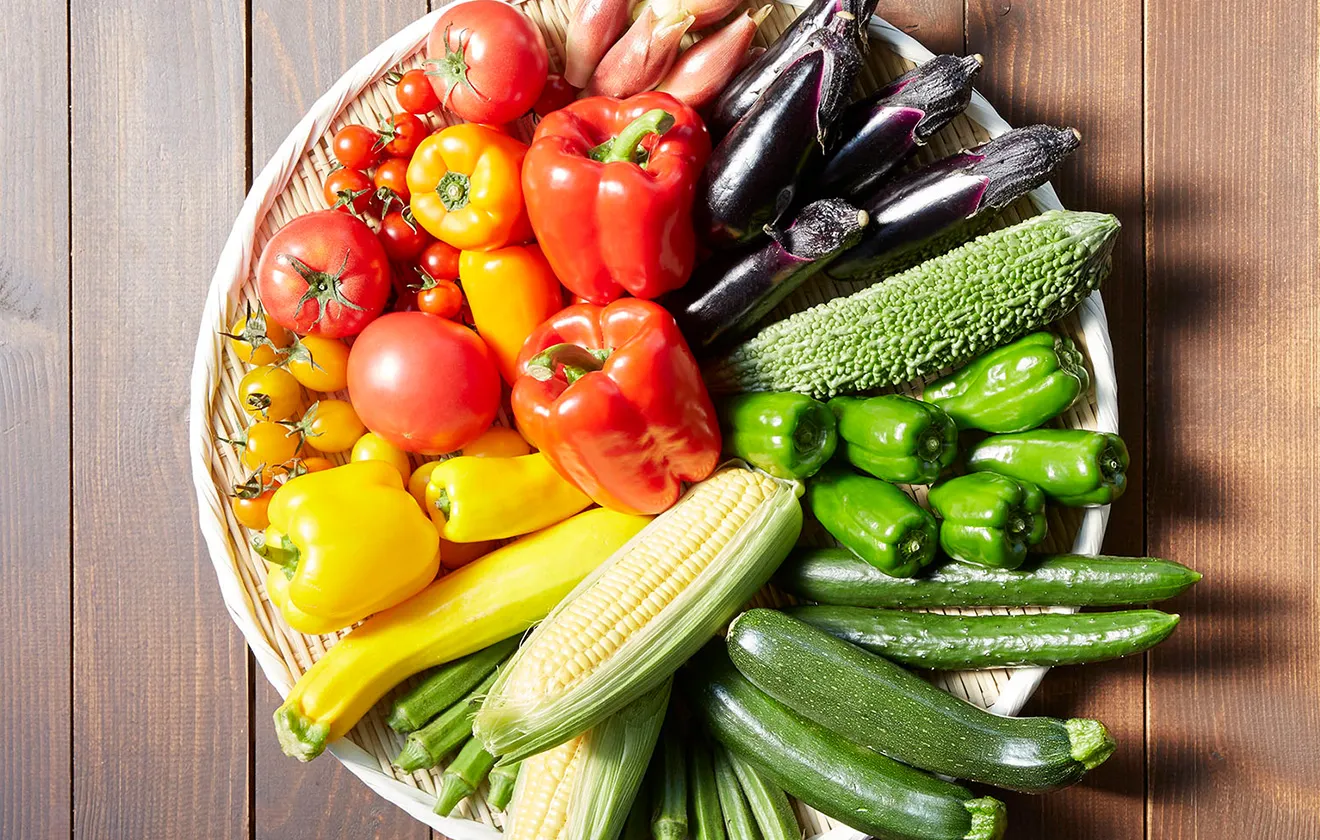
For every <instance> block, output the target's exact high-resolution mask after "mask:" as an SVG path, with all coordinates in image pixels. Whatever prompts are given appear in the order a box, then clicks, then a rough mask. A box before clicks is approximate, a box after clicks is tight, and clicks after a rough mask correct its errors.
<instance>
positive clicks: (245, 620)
mask: <svg viewBox="0 0 1320 840" xmlns="http://www.w3.org/2000/svg"><path fill="white" fill-rule="evenodd" d="M464 2H470V0H457V2H455V3H452V4H448V5H446V6H444V7H441V8H438V9H436V10H435V11H432V12H429V13H427V14H426V15H424V16H422V17H420V18H418V19H417V20H416V21H414V22H413V23H411V24H409V25H407V26H406V27H404V28H403V29H402V30H400V31H399V32H398V33H396V34H395V35H393V36H391V37H390V38H388V39H387V40H385V41H384V42H383V43H381V44H380V45H379V46H377V47H376V48H375V49H373V50H372V51H371V52H369V53H367V55H365V56H363V57H362V58H361V59H360V60H359V61H358V62H357V63H355V64H354V65H353V66H352V67H350V68H349V69H348V70H347V71H346V72H345V73H344V74H343V75H342V76H341V77H340V78H339V79H338V80H337V81H336V82H335V83H334V84H333V85H332V86H331V87H330V88H329V90H327V91H326V92H325V93H324V94H323V95H322V96H321V97H320V98H318V99H317V100H316V102H315V103H314V104H313V105H312V107H311V108H310V109H309V110H308V112H307V113H306V114H305V115H304V116H303V117H302V119H300V120H299V121H298V123H297V124H296V125H295V126H294V128H293V129H292V130H291V131H290V132H289V134H288V136H287V137H286V138H285V139H284V141H283V142H282V143H281V144H280V146H279V148H278V149H277V150H276V152H275V153H274V154H273V155H272V156H271V158H270V160H269V161H268V162H267V163H266V165H265V166H264V167H263V168H262V170H261V172H260V173H259V174H258V175H257V176H256V177H255V178H254V179H253V181H252V186H251V188H250V189H249V190H248V193H247V195H246V197H245V198H244V201H243V204H242V207H241V209H240V210H239V213H238V215H237V217H236V218H235V221H234V226H233V228H232V229H231V230H230V233H229V236H228V237H227V239H226V241H225V244H224V247H223V248H222V250H221V252H220V257H219V259H218V261H217V264H216V269H215V272H214V274H213V275H212V278H211V282H210V286H209V289H208V291H207V296H206V301H205V303H204V304H203V311H202V318H201V324H200V328H199V331H198V337H197V345H196V351H195V354H194V359H193V370H192V376H191V380H190V399H189V410H188V422H189V457H190V460H191V462H192V477H193V485H194V488H195V490H196V494H197V506H198V520H199V526H200V529H201V532H202V537H203V540H204V542H205V544H206V548H207V553H208V555H209V556H210V559H211V564H212V566H213V567H214V569H215V572H216V576H217V578H218V580H219V584H220V592H221V596H222V597H223V598H224V602H225V608H226V610H227V611H228V613H229V616H230V618H231V620H232V621H233V622H234V623H235V625H237V626H238V628H239V630H240V631H241V632H242V634H243V638H244V641H245V642H246V644H247V646H248V648H249V649H250V650H251V651H252V653H253V655H254V656H255V657H256V660H257V663H258V665H259V666H260V667H261V671H262V673H263V674H264V675H265V677H266V679H267V680H268V681H269V682H270V683H271V685H273V686H274V687H275V689H276V690H277V691H279V693H280V696H281V697H283V696H284V695H286V694H287V693H288V691H289V690H290V689H291V688H292V686H293V679H292V676H291V675H290V673H289V670H288V668H287V666H286V665H285V663H284V661H283V659H282V658H281V657H280V656H279V654H278V653H277V652H276V651H275V649H274V647H273V646H272V644H271V642H270V640H269V639H267V638H266V636H265V634H264V632H263V631H262V629H261V627H260V624H259V622H258V620H257V617H256V611H255V606H254V605H253V604H252V602H251V600H250V599H249V597H248V594H247V592H246V590H245V589H244V588H243V585H242V583H241V580H240V577H239V572H238V563H239V562H240V561H239V558H238V557H237V555H236V553H235V549H234V546H233V544H232V542H231V541H230V539H229V536H228V532H227V529H226V528H225V526H224V524H223V516H224V515H223V513H222V512H221V511H222V507H221V506H222V505H223V504H224V499H223V497H222V495H221V493H220V492H219V488H218V487H217V486H216V484H215V481H214V480H213V479H212V476H211V469H210V464H211V460H212V457H213V455H214V452H215V446H216V443H215V441H214V440H213V439H212V436H211V434H210V433H209V422H208V418H209V417H210V414H211V410H212V405H213V402H214V398H215V393H216V387H217V384H218V378H219V372H220V360H221V353H222V351H223V341H224V338H223V337H222V336H221V335H220V332H221V331H222V330H224V329H226V328H227V327H228V323H227V318H228V314H229V300H230V298H231V297H232V295H233V294H234V293H235V292H237V290H238V289H239V288H240V287H241V286H242V284H243V283H244V282H245V281H246V280H247V278H248V276H249V274H250V271H251V266H252V261H253V259H254V257H255V255H254V254H253V250H254V247H255V241H256V233H257V230H258V229H259V228H260V226H261V224H262V223H263V221H264V220H265V216H266V214H267V212H268V211H269V210H270V208H271V205H272V203H273V202H274V201H275V199H276V198H277V197H278V196H279V195H280V194H281V193H282V192H283V191H284V189H285V188H286V187H287V186H288V183H289V180H290V178H291V177H292V175H293V172H294V169H295V167H296V166H297V164H298V162H299V161H300V160H301V158H302V156H303V155H304V154H305V153H306V152H307V151H309V150H310V149H311V148H312V147H313V145H314V144H315V143H316V141H317V140H318V139H319V138H320V137H321V135H322V134H324V133H325V131H326V130H328V128H329V126H330V125H331V123H332V122H333V121H334V120H335V119H336V118H337V117H338V115H339V114H340V113H341V112H342V111H343V110H344V108H346V107H347V106H348V104H349V102H351V101H352V100H353V99H355V98H356V97H357V96H358V95H360V94H361V93H362V91H363V90H364V89H365V88H366V87H367V86H369V85H371V84H373V83H374V82H375V81H376V80H378V79H379V78H380V77H381V76H382V75H384V73H385V72H386V71H387V70H388V69H389V68H390V67H392V66H393V65H395V64H397V63H398V62H400V61H402V60H403V59H405V58H407V57H409V56H410V55H412V54H414V53H415V52H417V50H419V49H421V48H422V46H423V45H424V44H425V42H426V38H427V36H428V35H429V34H430V31H431V27H432V25H433V24H434V22H435V20H436V19H437V18H439V17H440V15H442V14H444V12H445V11H446V10H447V9H448V8H449V6H452V5H459V4H461V3H464ZM778 2H781V3H783V4H784V5H788V6H793V7H795V8H799V9H800V8H803V7H805V6H806V5H808V3H809V0H778ZM869 31H870V34H871V36H872V37H874V38H877V39H878V40H880V41H881V42H882V43H883V44H884V45H885V46H886V47H887V48H888V49H890V50H892V51H894V52H895V53H897V54H898V55H900V56H901V57H903V58H905V59H908V60H909V61H913V62H915V63H917V64H921V63H924V62H926V61H929V60H930V59H931V58H933V57H934V54H933V53H931V52H930V50H928V49H926V48H925V47H924V46H923V45H922V44H921V43H920V42H919V41H917V40H916V39H915V38H912V37H911V36H909V35H908V34H906V33H904V32H903V31H902V30H900V29H898V28H897V27H895V26H893V25H892V24H890V23H889V22H888V21H886V20H884V19H883V18H880V17H878V16H875V17H872V18H871V20H870V22H869ZM966 114H967V116H968V117H969V118H970V119H971V120H973V121H974V122H976V123H977V124H979V125H980V126H982V127H983V128H984V129H985V130H986V131H987V132H988V133H989V134H990V135H991V136H994V137H997V136H999V135H1001V134H1003V133H1004V132H1006V131H1008V130H1009V129H1010V128H1011V126H1010V125H1009V124H1008V122H1007V121H1005V120H1004V119H1003V118H1002V117H1001V116H1000V115H999V114H998V112H997V111H995V109H994V107H993V106H992V105H991V104H990V102H989V101H988V100H987V99H986V98H985V97H984V96H982V95H981V93H980V92H979V91H974V92H973V94H972V101H971V104H970V105H969V106H968V108H967V111H966ZM1030 198H1031V200H1032V203H1033V204H1034V205H1035V206H1036V207H1037V209H1039V210H1041V211H1044V210H1061V209H1063V205H1062V203H1061V202H1060V201H1059V197H1058V195H1057V194H1056V193H1055V191H1054V188H1053V187H1052V186H1051V185H1050V184H1048V183H1047V184H1045V185H1043V186H1041V187H1039V188H1037V189H1036V190H1033V191H1032V192H1031V193H1030ZM1078 315H1079V317H1080V321H1081V328H1082V332H1083V335H1084V336H1085V339H1086V344H1087V350H1088V357H1089V359H1090V361H1091V365H1092V368H1093V369H1094V373H1095V383H1094V384H1095V388H1096V418H1097V422H1096V426H1097V428H1098V430H1099V431H1104V432H1114V433H1116V432H1117V431H1118V388H1117V380H1116V376H1115V371H1114V358H1113V345H1112V343H1111V341H1110V336H1109V326H1108V320H1107V318H1106V315H1105V308H1104V303H1103V300H1102V298H1101V296H1100V292H1099V291H1096V292H1093V293H1092V294H1091V295H1090V296H1089V297H1088V298H1087V299H1086V300H1085V301H1084V302H1083V304H1082V306H1081V307H1080V309H1079V310H1078ZM1109 512H1110V508H1109V506H1107V505H1106V506H1104V507H1097V508H1087V509H1086V511H1085V513H1084V515H1083V518H1082V523H1081V527H1080V528H1079V530H1078V533H1077V537H1076V539H1075V540H1074V543H1073V551H1075V552H1077V553H1081V554H1098V553H1099V551H1100V547H1101V544H1102V541H1103V539H1104V533H1105V529H1106V525H1107V523H1108V520H1109ZM1048 670H1049V669H1048V668H1022V669H1018V670H1015V671H1014V672H1013V674H1012V676H1011V677H1010V678H1009V680H1008V682H1007V683H1006V684H1005V685H1004V687H1003V690H1002V691H1001V693H1000V695H999V697H998V699H997V700H996V701H995V703H994V704H993V705H992V706H991V707H990V711H992V712H996V713H999V714H1005V715H1012V714H1016V713H1017V712H1018V711H1019V710H1020V709H1021V708H1022V706H1023V704H1025V703H1026V701H1027V699H1028V698H1029V697H1030V696H1031V694H1032V693H1033V692H1034V691H1035V690H1036V688H1037V686H1039V685H1040V682H1041V680H1042V679H1043V678H1044V676H1045V673H1046V672H1047V671H1048ZM328 751H329V752H330V753H331V754H332V755H334V756H335V757H336V758H337V759H338V760H339V761H340V763H341V764H343V765H344V766H345V767H346V768H348V770H349V771H350V772H352V773H353V774H354V775H355V776H357V777H358V778H359V779H361V780H362V781H363V782H364V783H365V784H366V785H367V786H368V787H370V788H371V789H372V790H373V791H375V792H376V793H377V794H379V795H380V796H382V797H384V798H385V799H387V800H388V801H390V802H392V803H394V804H395V805H398V806H399V807H401V808H403V809H404V810H405V811H407V812H408V813H409V815H411V816H412V817H414V818H415V819H417V820H419V821H420V822H422V823H424V824H426V825H428V826H430V827H432V828H434V829H436V830H437V831H441V832H443V833H444V834H445V835H447V836H449V837H453V838H455V840H495V838H498V837H500V836H502V834H501V832H500V831H499V830H498V829H496V828H494V827H493V826H489V825H486V824H484V823H480V822H477V821H475V820H467V819H458V818H450V817H440V816H437V815H436V814H434V813H432V811H431V805H432V803H431V801H430V799H431V798H430V797H429V796H427V795H426V794H425V793H424V792H423V791H421V790H420V789H418V788H415V787H412V786H409V785H405V784H403V783H402V782H399V781H397V780H395V779H393V778H392V777H390V776H388V775H386V774H385V773H383V772H381V770H380V769H379V766H378V764H377V762H376V761H375V759H374V758H373V757H372V756H371V755H370V754H368V753H367V752H366V750H364V749H362V748H361V747H359V746H358V745H357V744H355V743H353V742H352V741H350V740H348V739H347V738H344V739H340V740H339V741H337V742H335V743H334V744H331V745H330V747H329V750H328ZM864 836H865V835H863V834H862V833H860V832H856V831H853V830H851V829H835V830H832V831H829V832H826V833H824V834H821V835H818V837H817V838H813V840H823V839H824V838H828V840H860V838H862V837H864Z"/></svg>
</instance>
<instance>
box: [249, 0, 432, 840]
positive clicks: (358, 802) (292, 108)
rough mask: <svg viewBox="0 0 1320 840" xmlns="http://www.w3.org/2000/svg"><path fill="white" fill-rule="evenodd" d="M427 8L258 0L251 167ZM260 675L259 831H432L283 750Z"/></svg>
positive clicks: (282, 838) (275, 700)
mask: <svg viewBox="0 0 1320 840" xmlns="http://www.w3.org/2000/svg"><path fill="white" fill-rule="evenodd" d="M425 12H426V3H425V0H409V2H398V3H361V2H355V1H354V0H338V2H333V3H326V2H322V0H305V2H297V3H292V2H287V0H254V2H253V9H252V14H253V17H252V33H253V37H252V80H253V81H252V163H253V169H254V171H260V169H261V167H262V166H264V165H265V162H266V160H267V159H268V158H269V157H270V155H271V154H272V153H274V151H275V149H276V148H278V146H279V144H280V143H281V142H283V140H284V137H285V135H286V134H288V132H289V129H290V128H292V127H293V125H294V124H295V123H296V122H297V121H298V120H299V119H301V118H302V115H303V114H304V113H305V112H306V111H307V109H308V108H309V107H311V105H312V103H313V102H315V101H316V99H317V97H319V96H320V95H321V94H322V93H323V92H324V91H325V90H326V88H328V87H330V85H332V84H334V82H335V80H336V79H338V78H339V77H340V75H342V74H343V72H344V71H345V70H347V69H348V68H349V67H351V66H352V65H353V64H354V63H355V62H357V60H358V59H359V58H361V57H362V56H363V55H365V54H366V53H367V52H369V51H370V50H371V49H372V48H374V47H375V46H376V45H377V44H379V43H380V42H381V41H384V40H385V39H386V38H388V37H389V36H391V35H393V34H394V33H395V32H397V31H398V30H400V29H402V28H403V27H404V26H406V25H407V24H409V23H411V22H412V21H413V20H415V19H416V18H417V17H419V16H420V15H422V14H424V13H425ZM382 116H383V115H382ZM255 679H256V680H257V681H258V685H257V686H256V691H255V695H254V697H255V702H254V705H253V710H252V724H251V725H252V727H253V737H254V749H255V753H254V758H255V766H254V772H255V776H256V793H255V798H254V801H253V823H254V834H253V836H254V837H256V838H258V840H260V838H271V839H272V840H275V839H276V838H278V840H299V838H308V840H311V838H321V837H331V836H338V837H355V838H357V837H362V838H369V837H374V838H389V840H403V838H416V840H421V838H427V837H429V836H430V831H429V829H427V827H426V826H424V825H422V824H421V823H419V822H417V821H415V820H414V819H412V817H409V816H408V815H407V814H406V813H404V812H403V811H402V810H401V809H399V808H397V807H395V806H394V805H391V804H390V803H389V802H386V801H385V800H384V799H381V798H380V797H378V796H376V794H374V793H372V791H371V790H370V789H369V788H368V787H367V786H366V785H364V784H362V783H361V782H359V781H358V780H357V779H356V778H354V777H353V775H352V774H351V773H349V772H348V771H347V770H345V769H344V768H343V767H342V766H340V764H339V762H337V761H335V760H334V758H332V757H330V756H324V757H322V758H320V759H318V760H317V761H314V762H312V763H310V764H305V765H300V764H298V762H296V761H294V760H293V759H291V758H288V757H286V756H285V755H283V754H282V753H281V752H280V749H279V745H278V744H277V743H276V742H275V737H274V734H273V733H272V730H271V723H270V716H271V713H272V712H273V711H274V710H275V708H276V707H277V706H278V705H279V702H280V700H279V695H278V694H277V693H276V692H275V690H274V689H273V688H271V687H270V685H268V684H267V683H266V681H265V678H264V677H263V676H262V675H261V673H260V671H257V672H256V674H255Z"/></svg>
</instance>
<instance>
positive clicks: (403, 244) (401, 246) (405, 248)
mask: <svg viewBox="0 0 1320 840" xmlns="http://www.w3.org/2000/svg"><path fill="white" fill-rule="evenodd" d="M404 213H408V215H407V216H405V215H404ZM377 236H379V237H380V244H382V245H384V246H385V253H386V254H387V255H388V256H389V258H390V260H392V261H393V262H396V263H410V262H412V261H413V260H415V259H417V257H418V256H420V255H421V253H422V251H423V250H424V249H425V248H426V246H427V245H429V244H430V243H432V242H434V241H435V237H433V236H431V234H429V233H427V232H426V230H425V229H424V228H423V227H422V226H421V225H419V224H417V222H416V221H414V220H413V218H412V213H410V212H408V210H407V209H406V208H405V209H404V210H403V211H399V210H392V211H390V212H389V213H386V214H385V218H383V219H381V220H380V233H378V234H377Z"/></svg>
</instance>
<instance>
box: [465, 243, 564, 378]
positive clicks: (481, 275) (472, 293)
mask: <svg viewBox="0 0 1320 840" xmlns="http://www.w3.org/2000/svg"><path fill="white" fill-rule="evenodd" d="M458 278H459V280H460V281H461V282H462V284H463V295H464V297H466V298H467V302H468V307H469V308H470V309H471V310H472V320H473V321H474V322H475V323H476V327H477V333H478V334H479V335H480V336H481V338H482V340H483V341H485V342H486V346H487V347H489V348H490V352H491V353H492V354H493V355H494V356H495V362H496V364H497V365H499V369H500V375H501V376H503V377H504V381H505V382H508V383H509V384H510V385H512V384H513V381H514V380H515V379H517V376H518V353H519V352H521V351H522V346H523V342H525V341H526V340H527V336H529V335H531V333H532V330H534V329H536V328H537V327H539V326H540V325H541V324H542V323H543V322H544V321H545V319H546V318H549V317H550V316H551V315H553V314H555V313H556V312H558V311H559V310H560V309H563V308H564V290H563V288H562V287H561V286H560V285H559V278H558V277H556V276H555V273H554V272H553V271H552V270H551V269H550V263H548V262H546V259H545V255H544V254H543V253H541V249H540V248H539V247H538V246H536V245H510V246H507V247H504V248H496V249H494V250H491V251H464V252H463V253H462V254H461V255H460V256H459V258H458Z"/></svg>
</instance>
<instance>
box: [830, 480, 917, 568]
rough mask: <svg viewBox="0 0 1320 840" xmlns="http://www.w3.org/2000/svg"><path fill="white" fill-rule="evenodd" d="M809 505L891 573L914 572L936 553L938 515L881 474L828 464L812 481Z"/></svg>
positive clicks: (846, 543)
mask: <svg viewBox="0 0 1320 840" xmlns="http://www.w3.org/2000/svg"><path fill="white" fill-rule="evenodd" d="M807 506H808V507H809V508H811V513H812V515H813V516H815V517H816V520H817V521H819V522H820V524H821V525H823V526H824V527H825V530H827V531H829V532H830V534H832V535H833V536H834V538H835V539H836V540H838V541H839V542H840V543H842V544H843V545H844V546H845V547H847V548H848V549H849V550H851V551H852V552H853V553H854V554H856V555H857V556H858V557H861V558H862V559H863V560H865V561H866V562H868V563H870V564H871V565H872V566H875V567H876V568H877V569H879V570H880V571H882V572H884V573H885V574H887V575H892V576H894V577H912V576H913V575H915V574H916V573H917V572H918V571H919V570H920V569H921V568H922V567H923V566H925V565H927V564H929V563H930V561H931V560H932V559H933V558H934V557H935V546H936V542H937V538H938V526H937V525H936V523H935V517H934V516H932V515H931V513H930V511H928V510H926V509H925V508H923V507H922V506H921V505H919V504H917V503H916V502H914V501H913V500H912V497H911V496H909V495H908V494H906V493H904V492H903V491H902V490H899V489H898V488H897V487H895V486H894V485H892V484H889V483H887V482H884V481H881V480H880V479H878V478H870V477H869V476H864V475H858V474H857V473H854V472H853V471H851V470H848V469H845V468H842V467H830V468H827V469H825V470H823V471H822V472H821V473H820V474H819V475H817V476H816V477H815V478H814V479H813V480H812V481H811V482H809V483H808V485H807Z"/></svg>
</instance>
